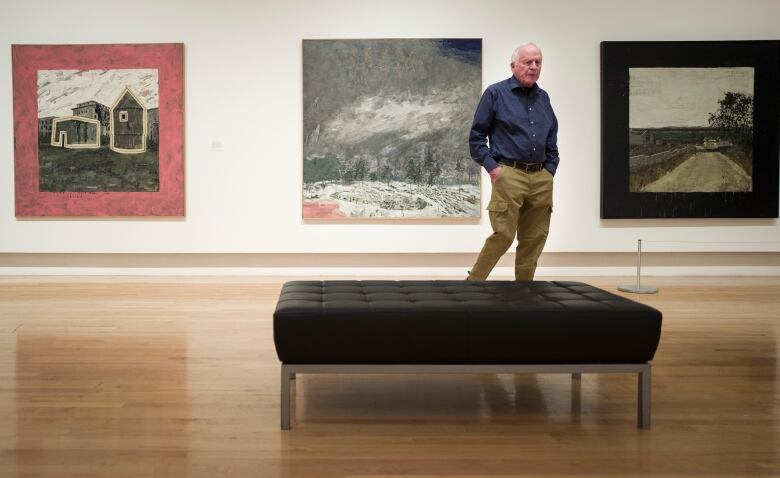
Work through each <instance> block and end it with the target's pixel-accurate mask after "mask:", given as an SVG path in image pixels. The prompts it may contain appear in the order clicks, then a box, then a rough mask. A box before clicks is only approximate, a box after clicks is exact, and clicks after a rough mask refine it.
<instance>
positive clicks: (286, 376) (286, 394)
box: [281, 364, 293, 430]
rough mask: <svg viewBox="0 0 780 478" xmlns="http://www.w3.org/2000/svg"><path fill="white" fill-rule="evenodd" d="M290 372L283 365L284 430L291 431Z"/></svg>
mask: <svg viewBox="0 0 780 478" xmlns="http://www.w3.org/2000/svg"><path fill="white" fill-rule="evenodd" d="M291 375H293V374H292V373H290V371H289V370H288V366H287V365H284V364H282V396H281V399H282V430H289V429H290V380H291V377H290V376H291Z"/></svg>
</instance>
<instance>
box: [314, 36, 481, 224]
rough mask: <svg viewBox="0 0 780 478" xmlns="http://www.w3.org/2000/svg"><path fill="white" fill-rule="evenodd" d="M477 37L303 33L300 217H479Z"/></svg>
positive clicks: (479, 90) (479, 72) (479, 42)
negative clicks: (472, 137) (471, 140)
mask: <svg viewBox="0 0 780 478" xmlns="http://www.w3.org/2000/svg"><path fill="white" fill-rule="evenodd" d="M481 93H482V40H481V39H374V40H304V41H303V218H304V219H344V218H363V219H367V218H368V219H375V218H378V219H381V218H393V219H402V218H410V219H438V218H450V219H453V218H466V219H468V218H479V217H480V213H481V206H480V205H481V200H480V171H479V166H478V165H477V164H476V163H475V162H474V161H472V160H471V157H470V155H469V150H468V135H469V130H470V128H471V122H472V118H473V115H474V110H475V108H476V105H477V103H478V102H479V98H480V95H481Z"/></svg>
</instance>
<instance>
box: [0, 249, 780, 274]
mask: <svg viewBox="0 0 780 478" xmlns="http://www.w3.org/2000/svg"><path fill="white" fill-rule="evenodd" d="M475 257H476V254H472V253H444V254H423V253H419V254H386V253H383V254H363V253H361V254H59V253H50V254H40V253H29V254H27V253H5V254H0V275H6V276H10V275H19V276H31V275H42V276H47V275H57V276H59V275H90V276H94V275H112V276H117V275H118V276H123V275H125V276H144V275H163V276H170V275H184V276H193V275H214V276H218V275H233V276H312V277H319V276H421V277H422V276H435V277H453V278H462V277H465V276H466V274H467V270H468V268H469V267H470V266H471V264H472V263H473V262H474V259H475ZM513 263H514V254H507V255H505V256H504V257H503V258H502V259H501V261H500V262H499V264H498V265H497V267H496V269H495V270H494V272H493V274H492V277H510V278H511V277H512V276H513V275H514V273H513V268H512V265H513ZM537 275H538V276H632V275H636V254H634V253H627V252H576V253H575V252H552V253H545V254H543V255H542V257H541V258H540V260H539V269H538V270H537ZM642 275H646V276H653V275H657V276H673V275H702V276H731V275H736V276H740V275H755V276H774V275H778V276H780V252H669V253H663V252H651V253H644V254H643V255H642Z"/></svg>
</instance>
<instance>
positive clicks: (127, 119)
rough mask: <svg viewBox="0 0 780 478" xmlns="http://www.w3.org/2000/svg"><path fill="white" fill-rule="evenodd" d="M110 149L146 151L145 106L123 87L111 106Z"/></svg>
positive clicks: (128, 151)
mask: <svg viewBox="0 0 780 478" xmlns="http://www.w3.org/2000/svg"><path fill="white" fill-rule="evenodd" d="M111 149H112V150H113V151H116V152H119V153H143V152H144V151H146V106H144V104H143V102H142V101H141V100H140V99H139V98H138V97H137V96H136V95H135V93H133V91H132V90H131V89H130V88H125V89H124V91H122V94H120V95H119V98H117V100H116V102H115V103H114V105H113V106H112V107H111Z"/></svg>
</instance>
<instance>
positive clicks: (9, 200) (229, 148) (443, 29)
mask: <svg viewBox="0 0 780 478" xmlns="http://www.w3.org/2000/svg"><path fill="white" fill-rule="evenodd" d="M0 5H1V6H2V7H1V8H0V253H349V252H354V253H375V252H377V253H395V252H405V253H463V252H476V251H478V250H479V248H480V247H481V246H482V243H483V240H484V238H485V237H486V236H487V234H489V232H490V227H489V221H488V220H487V216H486V214H485V213H483V214H485V215H484V216H483V218H482V219H481V220H480V221H472V222H453V221H450V222H445V223H436V222H434V221H427V222H426V221H417V222H413V223H403V222H398V221H395V222H381V223H376V222H367V221H361V222H341V223H336V224H334V223H324V222H304V221H303V220H302V219H301V183H302V159H301V155H302V146H301V136H302V133H301V130H302V124H301V123H302V111H301V109H302V106H301V105H302V100H301V97H302V92H301V88H302V86H301V85H302V80H301V76H302V71H301V40H302V39H304V38H306V39H333V38H482V40H483V43H482V45H483V72H482V77H483V87H484V86H487V85H488V84H490V83H494V82H496V81H499V80H502V79H504V78H507V77H508V76H509V75H510V72H509V56H510V54H511V51H512V50H513V48H514V47H515V46H516V45H518V44H520V43H523V42H527V41H534V42H535V43H537V44H538V45H539V46H540V47H541V48H542V50H543V53H544V68H543V71H542V76H541V79H540V81H539V83H540V85H541V86H542V87H543V88H545V89H546V90H547V91H548V92H549V93H550V96H551V98H552V101H553V106H554V108H555V110H556V113H557V116H558V120H559V123H560V130H559V148H560V153H561V163H560V167H559V169H558V174H557V176H556V179H555V196H554V201H555V208H554V214H553V223H552V226H551V233H550V237H549V241H548V245H547V248H546V251H548V252H621V251H623V252H625V251H632V250H634V249H635V247H636V239H637V238H643V239H645V240H650V241H678V242H659V243H657V244H656V245H655V250H667V251H716V250H717V251H750V252H778V251H780V225H779V224H778V221H777V220H772V219H708V220H703V219H702V220H682V219H681V220H611V221H604V220H601V219H600V218H599V202H600V197H599V195H600V192H599V190H600V164H601V159H600V135H601V132H600V128H601V126H600V121H601V116H600V66H599V64H600V58H599V43H600V42H601V41H605V40H612V41H618V40H636V41H652V40H754V39H780V1H778V0H751V1H742V2H733V1H705V0H696V1H693V0H656V1H654V2H647V1H625V0H610V1H597V0H587V1H575V0H548V1H537V2H520V1H510V0H486V1H481V2H474V1H465V0H454V1H453V0H449V1H443V0H442V1H438V0H435V1H434V0H395V1H392V2H390V1H386V0H383V1H373V0H369V1H360V0H317V1H304V0H284V1H282V0H274V1H264V0H252V1H250V0H222V1H212V0H209V1H207V0H189V1H185V0H172V1H167V2H159V1H157V0H136V1H135V2H132V3H131V4H127V3H121V2H106V1H92V0H73V1H71V2H67V3H63V2H59V1H53V0H38V1H35V2H20V1H17V0H0ZM157 42H181V43H184V45H185V47H184V48H185V50H184V51H185V137H186V151H185V176H186V183H185V190H186V216H185V217H184V218H180V219H145V218H139V219H55V218H52V219H35V220H32V219H17V218H15V217H14V169H13V155H14V151H13V141H14V139H13V107H12V81H11V47H10V45H11V44H78V43H157ZM778 87H779V88H780V85H778ZM466 140H467V138H463V141H464V142H465V141H466ZM489 192H490V186H489V181H488V179H487V175H486V174H483V205H484V204H487V200H488V196H489ZM483 209H484V207H483ZM710 242H718V244H709V243H710Z"/></svg>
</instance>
